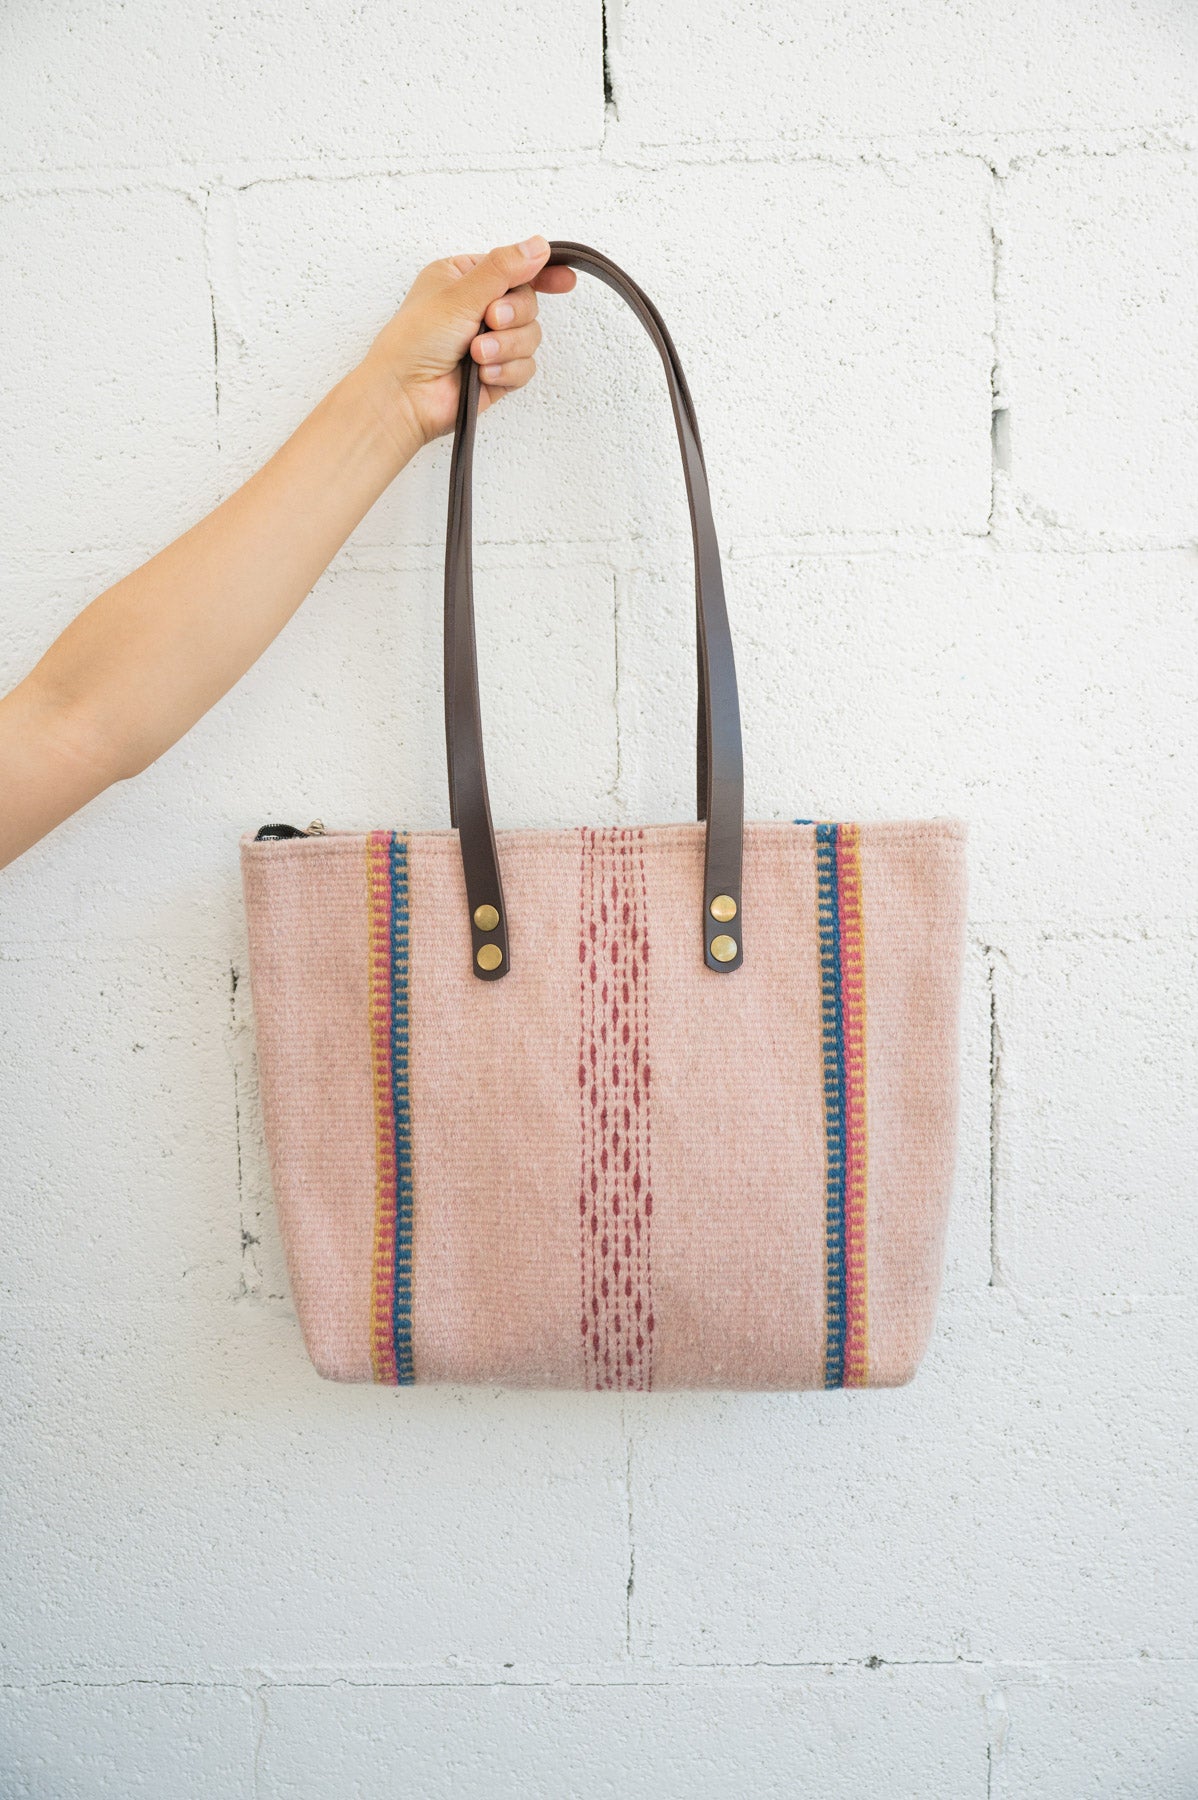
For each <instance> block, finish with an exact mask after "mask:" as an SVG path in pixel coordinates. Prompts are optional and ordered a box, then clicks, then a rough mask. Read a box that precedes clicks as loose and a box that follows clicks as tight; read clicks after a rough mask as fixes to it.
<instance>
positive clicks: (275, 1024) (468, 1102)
mask: <svg viewBox="0 0 1198 1800" xmlns="http://www.w3.org/2000/svg"><path fill="white" fill-rule="evenodd" d="M964 835H965V834H964V827H963V826H961V825H959V824H958V823H956V822H955V821H940V820H937V821H932V822H928V823H886V824H866V825H850V824H831V823H812V822H807V821H794V822H773V821H768V822H760V823H749V824H747V825H746V827H745V842H744V889H743V894H744V905H743V915H744V916H743V931H744V939H745V946H746V949H745V960H744V964H743V966H742V967H741V968H739V969H738V970H736V971H735V973H734V974H733V975H732V976H730V977H723V976H720V975H718V974H715V973H713V971H711V970H710V969H708V968H706V967H705V966H704V963H703V961H702V957H701V955H700V954H696V942H695V932H694V910H695V895H696V894H699V893H701V892H702V866H703V850H704V831H703V826H702V825H701V824H671V825H654V826H645V827H616V826H613V827H606V828H591V827H584V828H577V829H572V830H554V831H537V830H521V831H500V832H498V833H497V834H496V837H497V842H498V844H499V848H500V854H501V857H502V861H503V868H504V877H505V891H506V894H507V903H508V912H509V919H510V933H511V938H510V951H511V968H510V972H509V974H508V975H507V977H506V979H505V980H504V981H503V982H502V983H483V982H479V981H478V980H476V979H475V977H474V974H473V971H472V968H471V965H470V933H469V919H468V915H467V909H466V897H465V893H464V889H463V883H462V870H461V859H460V854H459V845H458V837H457V833H456V831H424V832H412V833H402V832H388V831H376V832H370V833H366V834H360V835H359V834H350V833H344V834H338V833H334V834H332V835H329V836H324V837H319V838H310V839H296V840H289V841H266V842H256V841H253V840H250V839H246V840H244V841H243V845H242V870H243V877H244V885H245V895H246V903H247V910H248V919H249V931H250V978H251V987H252V992H253V1000H254V1010H255V1016H256V1028H257V1041H258V1054H259V1061H260V1069H261V1084H262V1103H263V1112H264V1117H265V1124H266V1130H267V1139H268V1144H269V1149H270V1158H271V1168H272V1175H273V1181H274V1187H275V1194H276V1200H277V1205H278V1211H279V1217H280V1222H281V1228H282V1233H283V1239H284V1246H285V1250H286V1255H287V1262H288V1267H289V1271H290V1276H291V1282H292V1287H293V1292H294V1296H295V1301H296V1307H297V1311H298V1313H299V1318H300V1323H301V1326H302V1329H303V1333H304V1339H305V1342H306V1344H307V1347H308V1350H309V1353H310V1355H311V1357H312V1359H313V1361H314V1363H315V1365H316V1367H317V1368H318V1369H319V1370H320V1372H321V1373H322V1374H323V1375H325V1376H328V1377H330V1378H332V1379H336V1380H342V1381H371V1380H373V1381H380V1382H387V1383H399V1384H404V1383H407V1382H411V1381H420V1382H433V1381H461V1382H490V1383H503V1384H508V1385H515V1386H547V1387H581V1388H627V1389H633V1388H635V1389H647V1388H681V1387H720V1388H815V1387H840V1386H844V1387H863V1386H871V1385H872V1386H878V1385H880V1386H893V1385H896V1384H899V1383H902V1382H905V1381H908V1380H909V1379H910V1378H911V1376H912V1375H913V1374H914V1372H915V1368H916V1366H917V1364H918V1362H919V1359H920V1356H921V1355H922V1353H923V1349H924V1346H925V1344H926V1342H927V1338H928V1334H929V1331H930V1329H931V1324H932V1318H933V1313H934V1307H935V1300H936V1294H937V1291H938V1287H939V1280H940V1271H941V1264H942V1257H943V1239H944V1230H945V1223H946V1215H947V1206H948V1198H949V1190H950V1186H951V1179H952V1170H953V1161H954V1139H955V1128H956V1111H957V1009H958V993H959V987H960V973H961V956H962V942H963V924H964V901H965V872H964Z"/></svg>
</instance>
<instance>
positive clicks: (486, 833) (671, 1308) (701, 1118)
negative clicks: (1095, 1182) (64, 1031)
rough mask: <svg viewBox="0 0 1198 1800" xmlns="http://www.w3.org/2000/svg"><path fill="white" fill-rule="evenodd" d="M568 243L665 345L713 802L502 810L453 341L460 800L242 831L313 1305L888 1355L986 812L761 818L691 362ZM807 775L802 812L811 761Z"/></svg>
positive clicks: (611, 1385) (541, 1373) (330, 1331)
mask: <svg viewBox="0 0 1198 1800" xmlns="http://www.w3.org/2000/svg"><path fill="white" fill-rule="evenodd" d="M550 261H551V262H555V263H568V264H569V265H570V266H571V267H573V268H575V269H578V270H580V271H585V272H586V273H588V274H590V275H593V276H596V277H597V278H598V279H599V280H600V281H603V282H605V283H606V284H607V285H608V286H609V287H611V288H613V289H614V290H615V291H616V292H617V293H618V294H619V295H621V296H622V298H623V299H624V300H625V301H626V302H627V303H628V305H629V306H630V307H631V308H632V310H633V312H634V313H635V314H636V316H637V317H638V318H639V319H640V321H641V323H642V324H643V325H644V327H645V329H646V331H647V332H648V334H649V336H650V338H651V339H652V341H653V343H654V344H655V346H656V348H657V351H658V353H659V355H660V357H661V359H662V363H663V365H664V368H665V374H666V382H667V387H668V390H669V395H670V400H671V403H672V406H673V413H674V421H675V424H676V426H677V432H678V441H679V445H680V447H681V451H682V460H683V468H684V472H685V476H686V487H687V494H688V497H689V503H690V517H691V524H692V529H693V539H694V562H695V592H696V644H697V675H698V713H697V745H696V749H697V771H698V773H697V807H696V819H695V821H694V822H685V821H683V822H671V823H665V824H646V825H594V826H581V827H573V828H569V829H537V828H535V827H532V828H521V829H500V830H496V829H495V828H494V826H493V823H492V817H491V809H490V802H489V797H488V790H487V780H486V772H485V766H484V760H483V737H482V720H481V709H480V703H479V683H478V670H477V663H476V649H475V631H474V607H473V592H472V578H471V526H470V495H471V462H472V453H473V447H474V436H475V425H476V420H477V413H478V398H479V385H478V369H477V365H476V364H475V363H474V362H473V360H472V359H471V358H470V357H469V356H467V357H465V358H464V359H463V362H462V369H461V374H462V380H461V399H460V405H459V412H458V418H457V427H456V432H455V437H454V445H453V457H452V465H451V477H450V500H449V528H448V541H447V552H446V580H445V688H444V697H445V725H446V750H447V758H448V776H449V816H450V828H449V829H444V830H421V831H408V830H404V829H402V828H401V827H386V828H381V829H378V830H369V831H353V830H349V831H324V830H323V829H320V830H316V831H309V832H305V831H303V830H299V829H297V828H296V827H294V826H285V825H268V826H265V827H263V828H262V829H261V830H260V831H259V832H258V833H257V834H256V835H255V836H253V837H246V838H245V839H243V840H242V848H241V857H242V872H243V879H244V891H245V900H246V907H247V914H248V926H249V947H250V984H251V990H252V996H253V1007H254V1015H255V1024H256V1033H257V1050H258V1058H259V1067H260V1076H261V1094H262V1109H263V1118H264V1124H265V1130H266V1136H267V1144H268V1149H269V1156H270V1166H271V1173H272V1180H273V1186H274V1192H275V1197H276V1202H277V1207H278V1214H279V1220H280V1226H281V1232H282V1238H283V1243H284V1248H285V1252H286V1257H287V1263H288V1269H289V1274H290V1280H291V1284H292V1289H293V1293H294V1297H295V1303H296V1309H297V1312H298V1316H299V1322H300V1326H301V1328H302V1331H303V1336H304V1340H305V1343H306V1345H307V1349H308V1352H309V1354H310V1356H311V1358H312V1360H313V1362H314V1363H315V1365H316V1367H317V1369H318V1370H319V1371H320V1373H321V1374H322V1375H324V1376H327V1377H329V1378H332V1379H336V1380H340V1381H375V1382H384V1383H393V1384H400V1385H402V1384H406V1383H409V1382H415V1381H419V1382H484V1383H492V1384H503V1385H513V1386H528V1387H535V1386H545V1387H564V1388H570V1387H574V1388H587V1389H617V1390H619V1389H648V1388H686V1387H703V1388H761V1389H797V1388H820V1387H824V1388H827V1387H866V1386H893V1385H897V1384H899V1383H902V1382H905V1381H908V1380H909V1379H910V1378H911V1376H912V1375H913V1373H914V1371H915V1369H916V1366H917V1364H918V1362H919V1359H920V1357H921V1355H922V1353H923V1350H924V1347H925V1345H926V1342H927V1339H928V1335H929V1332H930V1329H931V1325H932V1321H933V1314H934V1308H935V1303H936V1296H937V1291H938V1287H939V1281H940V1274H941V1265H942V1258H943V1241H944V1231H945V1224H946V1212H947V1207H948V1201H949V1193H950V1187H951V1182H952V1173H953V1161H954V1138H955V1130H956V1113H957V1021H958V1003H959V990H960V981H961V960H962V940H963V915H964V899H965V868H964V835H965V834H964V827H963V826H962V825H961V824H959V823H958V822H956V821H953V820H942V819H935V820H929V821H898V822H887V823H872V822H871V823H853V822H839V821H833V820H820V819H815V820H813V819H808V818H804V817H802V816H796V817H786V818H775V819H766V820H756V821H749V822H747V823H746V822H745V820H744V817H743V810H744V809H743V783H742V761H741V721H740V712H739V706H738V699H737V683H736V671H735V665H734V660H733V651H732V641H731V637H730V634H729V626H728V617H727V613H726V610H725V603H724V593H723V586H722V580H721V572H720V558H719V550H718V546H717V542H716V535H715V529H714V525H713V521H712V513H711V503H710V499H709V495H708V484H707V477H706V472H705V468H704V461H703V452H702V449H701V445H700V440H699V430H698V425H697V423H696V419H695V409H694V405H693V403H692V400H691V396H690V393H689V390H688V388H687V384H686V380H685V377H684V375H683V373H682V369H681V367H680V365H679V362H678V357H677V354H676V352H675V349H674V346H673V344H672V342H671V340H670V337H669V334H668V332H667V330H666V328H665V325H664V323H663V322H662V319H661V316H660V314H659V313H658V311H657V309H656V307H655V306H654V305H653V304H652V302H651V301H650V300H649V299H648V297H647V296H646V295H645V294H644V293H643V292H642V291H641V289H640V288H638V287H637V286H636V284H635V283H634V282H632V281H631V280H630V279H629V277H628V276H627V275H625V274H624V273H623V272H622V271H621V270H620V269H619V268H617V267H616V265H615V264H614V263H613V262H611V261H610V259H609V258H607V257H606V256H604V255H602V254H601V253H600V252H598V251H595V250H592V249H588V248H587V247H586V246H585V245H581V244H575V243H557V244H555V245H554V246H553V251H552V255H551V257H550ZM780 616H781V615H780ZM795 699H796V705H797V706H799V707H800V708H801V703H802V696H801V695H796V696H795ZM793 791H794V793H795V795H796V804H795V813H796V814H797V815H801V814H802V813H803V812H804V811H805V810H806V808H805V806H804V800H803V794H802V774H801V770H799V769H796V770H795V771H794V776H793ZM515 799H516V797H513V801H512V802H511V803H512V804H514V802H515Z"/></svg>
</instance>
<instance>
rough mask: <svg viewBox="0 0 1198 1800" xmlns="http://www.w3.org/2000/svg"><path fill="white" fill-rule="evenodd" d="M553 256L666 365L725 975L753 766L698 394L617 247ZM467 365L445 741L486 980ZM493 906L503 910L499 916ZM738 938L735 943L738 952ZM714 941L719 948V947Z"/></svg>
mask: <svg viewBox="0 0 1198 1800" xmlns="http://www.w3.org/2000/svg"><path fill="white" fill-rule="evenodd" d="M549 262H550V263H566V264H568V265H569V267H570V268H573V269H579V270H584V271H585V272H586V273H587V274H589V275H594V276H596V277H597V278H598V279H599V280H600V281H603V282H605V283H606V284H607V286H608V287H610V288H614V290H615V291H616V293H617V294H619V295H620V296H621V298H622V299H624V300H626V301H627V303H628V305H629V306H630V307H631V308H632V310H633V312H634V313H635V314H636V316H637V318H638V319H640V321H641V323H642V325H643V326H644V327H645V330H646V331H647V332H648V333H649V336H650V337H651V338H652V340H653V342H654V344H655V345H656V346H657V350H658V353H659V355H660V356H661V360H662V363H663V365H664V368H665V372H666V385H667V387H668V389H669V394H670V402H671V405H672V406H673V409H674V422H675V424H676V426H677V428H678V443H679V447H680V448H681V451H682V465H683V470H684V473H685V475H686V492H687V499H688V501H689V504H690V517H691V535H692V538H693V541H694V553H695V615H696V645H697V650H698V677H699V704H698V718H697V731H696V751H697V778H696V799H697V815H698V817H699V818H700V819H703V818H706V820H707V840H706V854H705V858H704V878H703V911H702V918H701V920H700V930H701V932H702V937H701V938H700V939H699V940H698V942H701V944H702V947H703V957H704V960H705V962H706V964H707V967H708V968H709V969H712V970H713V971H715V972H716V973H717V974H725V973H727V972H728V971H730V970H732V969H737V968H739V967H740V965H741V962H742V961H743V959H744V936H743V920H742V917H741V909H742V894H741V864H742V855H743V836H744V773H743V763H742V752H741V735H740V704H739V700H738V697H737V686H736V665H735V661H734V658H733V654H732V637H731V633H730V631H729V628H728V614H727V608H726V606H725V602H724V583H723V576H722V574H721V570H720V552H719V544H718V542H717V540H716V534H715V524H714V521H713V519H712V513H711V497H710V494H709V491H708V486H707V470H706V467H705V465H704V462H703V448H702V444H701V442H700V439H699V426H698V421H697V419H696V417H695V407H694V402H693V400H692V399H691V395H690V390H689V388H688V387H687V384H686V376H685V375H684V374H683V372H682V366H681V364H680V363H679V361H678V353H677V351H676V350H675V348H674V345H673V343H672V342H671V339H670V334H669V332H668V331H667V330H666V327H665V323H664V321H663V320H662V317H661V314H660V313H659V312H658V310H657V308H656V307H655V306H654V304H653V302H652V301H651V300H650V299H649V297H648V295H647V294H645V293H644V292H643V291H642V289H641V288H639V287H638V286H637V285H636V283H635V282H634V281H632V280H631V279H630V277H629V276H627V275H626V274H625V273H624V271H623V270H622V269H620V268H618V267H617V265H616V264H615V263H614V262H612V260H611V259H610V257H607V256H604V255H603V254H602V253H601V252H600V251H598V250H592V249H589V248H588V247H587V245H585V244H573V243H566V242H555V243H554V244H553V246H552V250H551V253H550V256H549ZM461 373H462V380H461V393H460V396H459V401H458V417H457V428H456V430H455V432H454V440H453V456H452V461H451V464H450V476H449V525H448V532H447V536H446V546H445V745H446V755H447V761H448V768H449V816H450V823H451V824H452V825H454V826H455V827H456V828H457V831H458V837H459V840H460V844H461V852H462V870H463V873H464V875H465V881H466V899H467V904H468V906H469V909H470V918H471V927H470V929H471V934H472V951H473V967H474V972H475V974H476V975H478V976H479V977H480V979H482V980H484V981H495V980H498V979H499V978H500V977H501V976H503V975H505V974H506V973H507V970H508V968H509V966H510V960H509V950H508V933H507V911H506V908H505V905H504V899H503V885H502V881H501V878H500V870H499V858H498V855H497V853H496V848H495V830H494V826H493V824H492V821H491V806H490V800H489V797H488V793H487V773H486V765H485V762H484V758H483V742H482V716H481V712H480V707H479V694H478V657H477V649H476V645H475V635H474V582H473V568H472V557H471V517H470V496H471V469H472V464H473V456H474V434H475V428H476V425H477V422H478V398H479V375H478V364H477V363H476V362H475V361H474V359H473V357H472V356H471V355H470V354H469V352H467V354H466V355H465V356H464V357H463V358H462V365H461ZM713 901H715V902H716V903H717V911H716V915H714V916H713V914H712V911H711V907H712V902H713ZM487 908H490V909H492V910H493V911H494V913H495V914H496V915H497V922H496V923H495V924H493V925H492V924H491V923H490V913H489V912H488V911H487V910H486V909H487ZM480 919H481V920H482V923H480V922H479V921H480ZM729 941H731V943H732V945H733V949H732V952H731V954H729ZM698 942H697V944H696V949H697V948H698ZM713 942H715V943H716V944H717V950H718V951H722V953H723V954H722V955H721V954H717V953H715V952H713V950H712V944H713ZM489 946H494V949H490V948H488V947H489ZM480 950H481V951H483V952H484V963H483V964H480V963H479V961H478V955H479V951H480ZM496 950H497V951H498V953H499V959H498V961H497V962H495V967H494V968H490V969H488V968H487V967H485V966H484V965H485V963H486V962H487V961H495V951H496Z"/></svg>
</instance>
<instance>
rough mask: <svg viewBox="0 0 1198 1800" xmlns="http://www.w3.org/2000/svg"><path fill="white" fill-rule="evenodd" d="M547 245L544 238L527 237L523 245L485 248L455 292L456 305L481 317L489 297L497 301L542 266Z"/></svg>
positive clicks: (489, 302) (531, 276) (536, 272)
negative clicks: (478, 260)
mask: <svg viewBox="0 0 1198 1800" xmlns="http://www.w3.org/2000/svg"><path fill="white" fill-rule="evenodd" d="M548 255H549V245H548V242H547V241H546V239H545V238H543V237H532V238H526V239H525V240H524V242H523V243H522V244H500V245H499V246H498V247H497V248H496V249H494V250H488V251H487V254H486V255H485V256H484V257H483V259H482V261H481V262H479V263H476V264H475V266H474V268H473V269H471V271H470V273H469V274H468V275H463V276H462V279H461V281H460V282H459V283H458V285H457V289H456V291H455V294H454V303H455V306H457V305H459V304H460V305H461V306H463V307H466V308H468V309H469V311H470V313H471V316H472V317H473V318H476V319H481V318H482V316H483V313H484V312H485V311H486V309H487V307H488V306H489V305H490V304H491V302H492V300H500V299H502V298H503V296H504V295H505V294H506V293H507V292H508V290H509V288H514V287H521V286H522V285H523V284H524V283H525V282H529V281H531V280H532V279H533V277H534V275H537V274H539V272H540V270H541V269H542V268H543V267H544V264H545V258H546V257H547V256H548Z"/></svg>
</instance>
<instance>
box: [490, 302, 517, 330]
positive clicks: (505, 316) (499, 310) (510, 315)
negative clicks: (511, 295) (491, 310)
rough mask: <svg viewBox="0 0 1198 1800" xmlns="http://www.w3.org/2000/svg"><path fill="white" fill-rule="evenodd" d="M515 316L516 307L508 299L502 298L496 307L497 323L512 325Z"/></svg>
mask: <svg viewBox="0 0 1198 1800" xmlns="http://www.w3.org/2000/svg"><path fill="white" fill-rule="evenodd" d="M515 316H516V309H515V307H514V306H513V305H512V304H511V302H510V301H508V300H501V301H500V302H499V305H498V306H497V307H496V308H495V323H496V324H497V325H510V324H511V322H512V320H513V319H514V318H515Z"/></svg>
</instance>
